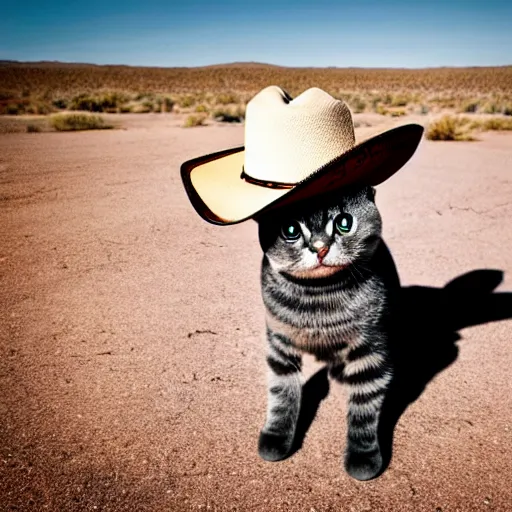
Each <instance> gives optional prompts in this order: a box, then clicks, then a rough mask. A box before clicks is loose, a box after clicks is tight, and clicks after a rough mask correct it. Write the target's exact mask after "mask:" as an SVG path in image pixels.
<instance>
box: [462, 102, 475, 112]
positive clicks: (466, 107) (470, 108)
mask: <svg viewBox="0 0 512 512" xmlns="http://www.w3.org/2000/svg"><path fill="white" fill-rule="evenodd" d="M477 110H478V101H468V102H467V103H464V104H463V105H462V107H461V109H460V111H461V112H465V113H468V114H469V113H472V114H474V113H475V112H476V111H477Z"/></svg>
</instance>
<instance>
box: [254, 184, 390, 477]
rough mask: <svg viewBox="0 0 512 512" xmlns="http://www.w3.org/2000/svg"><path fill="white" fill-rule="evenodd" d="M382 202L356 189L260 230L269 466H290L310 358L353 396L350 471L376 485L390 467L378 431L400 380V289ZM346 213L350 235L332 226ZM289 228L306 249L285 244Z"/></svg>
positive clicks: (263, 445) (262, 444)
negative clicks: (304, 365) (396, 327)
mask: <svg viewBox="0 0 512 512" xmlns="http://www.w3.org/2000/svg"><path fill="white" fill-rule="evenodd" d="M373 197H374V194H373V191H372V190H371V189H369V188H365V189H359V190H352V191H349V192H346V193H344V194H343V196H340V197H336V198H332V197H331V198H329V199H325V198H323V200H322V204H318V203H317V204H316V205H311V206H310V207H308V208H307V209H305V208H303V209H301V210H297V211H288V212H282V213H281V214H280V215H281V216H280V217H279V218H277V217H276V214H274V215H272V216H269V217H267V218H263V219H261V220H260V221H259V222H260V242H261V245H262V248H263V250H264V258H263V265H262V293H263V301H264V304H265V307H266V322H267V340H268V356H267V362H268V368H269V388H268V409H267V420H266V423H265V425H264V427H263V429H262V432H261V435H260V441H259V452H260V455H261V456H262V457H263V458H264V459H266V460H280V459H283V458H285V457H286V456H287V455H288V454H289V452H290V450H291V449H292V445H293V441H294V435H295V429H296V426H297V420H298V417H299V409H300V403H301V390H302V376H301V353H302V352H308V353H311V354H313V355H315V356H316V357H317V358H318V359H319V360H322V361H325V362H326V363H327V365H328V366H329V374H330V376H331V377H332V378H333V379H334V380H336V381H338V382H340V383H344V384H347V385H348V387H349V401H348V415H347V421H348V423H347V427H348V436H347V448H346V454H345V468H346V470H347V471H348V473H349V474H350V475H351V476H353V477H355V478H357V479H359V480H367V479H370V478H373V477H375V476H376V475H378V474H379V472H380V470H381V468H382V455H381V450H380V446H379V440H378V422H379V415H380V411H381V407H382V403H383V400H384V396H385V394H386V391H387V389H388V387H389V384H390V381H391V378H392V364H391V359H390V356H389V348H388V340H389V336H390V332H389V331H390V325H391V324H390V320H391V318H392V316H393V304H394V298H395V293H396V291H397V290H398V288H399V282H398V277H397V274H396V270H395V267H394V264H393V261H392V258H391V256H390V254H389V252H388V250H387V248H386V246H385V244H384V242H383V241H382V239H381V220H380V215H379V213H378V210H377V208H376V207H375V203H374V200H373ZM347 213H348V214H349V215H350V216H351V218H352V219H353V225H352V229H351V231H350V232H347V233H342V232H341V231H339V230H336V227H335V226H333V223H334V224H336V223H337V224H336V225H338V224H340V220H339V219H340V218H341V217H340V215H345V216H346V214H347ZM290 219H294V220H295V221H296V223H295V224H294V227H297V226H300V230H299V231H300V236H299V238H298V239H297V240H287V239H286V237H285V236H284V235H283V231H282V228H281V226H283V225H285V226H288V225H289V224H290ZM292 231H293V229H292ZM295 231H297V230H295ZM295 236H296V235H295ZM319 247H321V248H322V253H321V255H322V256H321V257H320V255H319V254H320V253H319V252H318V248H319ZM324 267H325V268H324Z"/></svg>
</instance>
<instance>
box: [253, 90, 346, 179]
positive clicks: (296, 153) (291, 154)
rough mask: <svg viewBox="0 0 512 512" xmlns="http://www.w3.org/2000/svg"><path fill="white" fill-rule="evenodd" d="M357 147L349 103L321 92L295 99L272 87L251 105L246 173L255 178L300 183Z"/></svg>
mask: <svg viewBox="0 0 512 512" xmlns="http://www.w3.org/2000/svg"><path fill="white" fill-rule="evenodd" d="M354 145H355V136H354V124H353V121H352V115H351V113H350V110H349V108H348V107H347V105H346V103H345V102H344V101H342V100H337V99H336V98H333V97H332V96H331V95H330V94H328V93H327V92H325V91H323V90H321V89H318V88H316V87H313V88H311V89H308V90H307V91H305V92H303V93H302V94H301V95H299V96H297V97H296V98H295V99H292V98H291V97H290V96H289V95H288V94H287V93H286V92H285V91H283V90H282V89H281V88H280V87H277V86H270V87H267V88H265V89H263V90H262V91H261V92H260V93H258V94H257V95H256V96H254V98H253V99H252V100H251V101H250V102H249V103H248V104H247V110H246V123H245V161H244V170H245V172H246V173H247V174H248V175H249V176H251V177H252V178H256V179H259V180H265V181H273V182H281V183H299V182H300V181H302V180H304V179H306V178H307V177H308V176H310V175H311V174H312V173H314V172H315V171H317V170H318V169H320V168H321V167H323V166H324V165H326V164H327V163H329V162H331V161H332V160H334V159H335V158H337V157H339V156H341V155H342V154H344V153H345V152H347V151H348V150H350V149H352V148H353V147H354Z"/></svg>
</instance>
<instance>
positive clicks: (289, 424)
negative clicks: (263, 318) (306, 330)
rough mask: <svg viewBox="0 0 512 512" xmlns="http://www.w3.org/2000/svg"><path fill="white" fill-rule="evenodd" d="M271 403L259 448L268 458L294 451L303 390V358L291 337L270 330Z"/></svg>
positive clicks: (282, 456)
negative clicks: (293, 446)
mask: <svg viewBox="0 0 512 512" xmlns="http://www.w3.org/2000/svg"><path fill="white" fill-rule="evenodd" d="M267 340H268V350H269V351H268V355H267V364H268V405H267V419H266V422H265V425H264V427H263V429H262V430H261V433H260V438H259V443H258V452H259V454H260V456H261V457H262V458H263V459H265V460H268V461H278V460H282V459H285V458H286V457H287V456H288V454H289V453H290V452H291V451H292V445H293V441H294V437H295V430H296V428H297V420H298V418H299V412H300V402H301V392H302V380H303V379H302V373H301V369H302V358H301V355H300V352H299V351H297V350H296V349H295V348H294V347H293V345H292V343H291V341H290V340H289V339H288V338H287V337H286V336H283V335H281V334H278V333H274V332H272V331H271V330H270V329H268V330H267Z"/></svg>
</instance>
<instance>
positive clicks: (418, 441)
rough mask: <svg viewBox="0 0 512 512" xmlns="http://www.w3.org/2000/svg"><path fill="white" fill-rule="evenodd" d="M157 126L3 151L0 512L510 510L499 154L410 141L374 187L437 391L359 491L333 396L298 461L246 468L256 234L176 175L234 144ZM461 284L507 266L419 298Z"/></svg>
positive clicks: (509, 164)
mask: <svg viewBox="0 0 512 512" xmlns="http://www.w3.org/2000/svg"><path fill="white" fill-rule="evenodd" d="M166 123H167V124H166ZM151 126H152V125H148V123H146V124H144V123H142V124H140V125H134V126H132V127H131V128H130V129H129V130H118V131H113V132H108V133H105V132H90V133H78V134H58V133H46V134H45V133H43V134H12V135H3V136H2V137H0V234H1V240H2V243H1V246H0V276H1V277H0V279H1V280H0V301H1V309H0V390H1V395H0V510H55V511H64V510H66V511H68V510H70V511H73V510H77V511H81V510H112V511H121V510H126V511H138V510H151V511H164V510H201V509H202V510H269V511H274V510H294V511H308V512H310V511H313V510H316V511H324V510H340V511H341V510H343V511H381V510H382V511H384V510H386V511H402V510H403V511H423V510H425V511H433V512H434V511H442V512H447V511H450V512H451V511H470V510H471V511H472V510H476V511H479V510H482V511H484V510H485V511H489V510H494V511H506V510H510V503H512V490H511V489H512V488H511V486H510V480H511V476H512V389H511V387H512V384H511V378H510V368H511V366H512V349H511V335H510V333H511V326H512V323H511V321H510V320H502V321H499V322H489V320H491V319H493V318H496V317H503V318H510V317H512V299H511V295H510V294H509V295H507V294H505V292H506V291H507V290H511V289H512V278H511V276H512V229H511V227H510V226H511V225H510V218H511V215H512V204H511V198H512V138H511V137H510V136H509V135H499V134H492V135H487V136H485V138H484V140H482V141H480V142H477V143H429V142H423V143H422V146H421V148H420V150H419V151H418V153H417V155H416V156H415V158H414V160H413V161H412V162H411V163H410V164H408V165H407V167H406V168H405V169H404V170H403V171H402V172H400V173H399V174H397V175H396V176H394V177H393V178H392V179H391V180H390V181H388V182H387V183H385V184H383V185H381V186H380V188H379V190H378V193H377V200H378V204H379V205H380V208H381V211H382V213H383V217H384V224H385V236H386V240H387V241H388V244H389V245H390V247H391V250H392V251H393V254H394V256H395V259H396V262H397V265H398V268H399V271H400V274H401V277H402V280H403V283H404V284H405V285H419V286H420V287H421V288H416V289H413V290H411V289H410V290H409V294H410V299H411V301H410V303H411V309H412V310H414V309H416V310H417V312H418V311H419V312H420V315H419V316H420V317H421V318H422V322H424V323H422V324H420V325H414V326H412V332H411V338H410V346H415V349H416V347H417V348H418V351H419V352H418V353H417V355H416V356H415V358H414V357H413V358H412V361H413V362H414V364H416V363H418V364H420V365H423V366H422V368H423V370H425V371H424V375H425V380H427V379H429V378H430V377H432V376H433V377H434V378H433V380H431V381H430V382H429V383H428V384H427V386H426V389H425V391H424V392H423V393H421V395H420V396H419V398H418V400H416V401H415V402H414V403H413V404H412V405H411V406H410V407H409V408H407V410H406V411H405V413H404V414H403V415H402V416H401V418H400V420H399V422H398V424H397V426H396V429H395V440H394V448H393V458H392V461H391V464H390V466H389V468H388V470H387V471H386V472H385V473H384V474H383V475H382V476H381V477H380V478H378V479H376V480H374V481H371V482H367V483H360V482H357V481H355V480H352V479H351V478H350V477H348V475H346V473H345V472H344V471H343V470H342V468H341V452H342V449H343V446H344V435H345V419H344V416H345V403H344V391H343V390H342V389H338V388H337V387H335V386H334V385H331V391H330V394H329V395H328V397H327V399H326V400H324V401H323V402H322V404H321V406H320V408H319V411H318V414H317V416H316V419H315V420H314V422H313V423H312V426H311V428H310V430H309V432H308V434H307V437H306V439H305V441H304V445H303V448H302V449H301V450H300V451H298V452H297V453H296V454H295V455H294V456H293V457H291V458H290V459H288V460H286V461H284V462H281V463H277V464H271V463H266V462H263V461H261V460H260V459H259V458H258V455H257V452H256V443H257V437H258V431H259V428H260V427H261V425H262V422H263V419H264V414H265V366H264V343H263V342H262V326H263V314H262V313H263V311H262V306H261V301H260V296H259V283H258V273H259V268H258V267H259V260H260V250H259V245H258V243H257V237H256V226H255V224H254V223H252V222H248V223H245V224H242V225H238V226H233V227H229V228H218V227H215V226H210V225H208V224H207V223H205V222H203V221H202V220H201V219H200V218H199V217H198V216H197V215H196V214H195V212H194V211H193V210H192V208H191V206H190V205H189V203H188V200H187V198H186V196H185V194H184V192H183V190H182V186H181V182H180V179H179V174H178V166H179V164H180V163H181V162H182V161H183V160H185V159H187V158H189V157H193V156H197V155H199V154H202V153H205V152H209V151H213V150H216V149H222V148H224V147H229V146H231V145H237V144H239V143H241V142H242V138H243V130H242V128H241V127H234V126H222V127H218V126H214V127H206V128H197V129H192V130H185V129H181V128H179V127H176V126H174V125H173V124H172V123H171V122H167V121H162V120H160V121H158V123H155V125H154V127H153V128H152V127H151ZM475 269H497V270H501V271H504V273H505V277H504V282H503V283H502V284H501V285H500V287H499V288H498V290H497V292H499V295H494V296H491V295H488V293H487V292H488V291H489V290H490V289H492V288H493V287H494V286H495V285H497V284H498V282H499V281H500V275H499V273H492V272H490V271H488V272H484V273H481V274H477V275H473V278H471V276H470V278H469V281H468V282H469V284H467V283H464V282H463V283H462V284H461V285H460V290H462V292H460V290H459V295H457V296H456V299H457V300H452V299H450V300H447V298H446V296H445V295H443V292H442V291H441V290H440V289H437V290H436V289H427V288H426V287H435V288H440V287H443V286H444V285H445V284H446V283H447V282H448V281H450V280H452V279H454V278H456V277H457V276H461V275H462V274H465V273H467V272H469V271H472V270H475ZM476 281H478V282H479V283H480V284H479V285H478V286H480V291H479V292H478V291H477V292H471V291H468V292H467V293H466V291H465V289H466V288H467V287H468V286H469V288H470V289H473V288H474V286H476V284H475V282H476ZM468 297H469V299H470V300H466V302H464V300H465V299H467V298H468ZM452 298H453V297H452ZM457 301H459V302H457ZM461 304H462V306H461ZM421 315H423V316H421ZM441 317H442V318H443V319H444V320H443V322H441V323H440V320H439V318H441ZM473 323H480V325H477V326H474V327H471V328H465V327H467V326H469V325H471V324H473ZM441 324H442V325H441ZM456 328H461V329H462V330H461V331H460V334H461V335H462V340H461V341H458V342H456V341H455V339H456V335H455V334H454V333H455V329H456ZM429 336H430V337H429ZM457 347H458V354H457ZM418 354H419V356H418ZM453 359H455V361H454V362H453V364H451V365H448V364H449V362H450V361H451V360H453ZM425 361H427V362H425ZM427 363H428V364H427ZM428 365H430V366H428ZM446 365H448V367H447V368H446V369H443V367H444V366H446ZM427 366H428V367H427ZM316 369H317V367H316V364H315V363H313V362H312V361H310V360H308V361H307V371H308V373H312V372H314V371H315V370H316ZM437 370H439V373H437V374H436V371H437ZM429 372H430V373H429ZM419 373H421V372H419ZM434 374H436V375H435V376H434ZM423 383H425V382H423Z"/></svg>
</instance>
